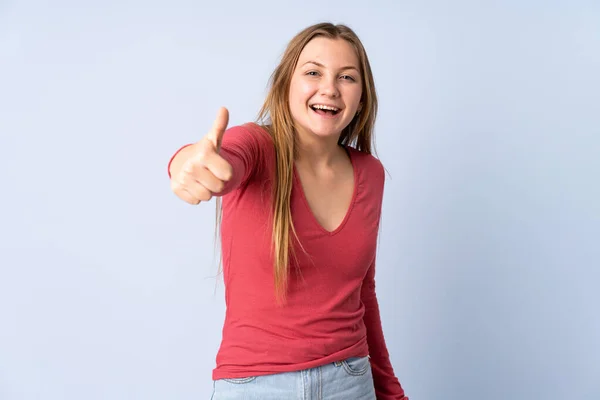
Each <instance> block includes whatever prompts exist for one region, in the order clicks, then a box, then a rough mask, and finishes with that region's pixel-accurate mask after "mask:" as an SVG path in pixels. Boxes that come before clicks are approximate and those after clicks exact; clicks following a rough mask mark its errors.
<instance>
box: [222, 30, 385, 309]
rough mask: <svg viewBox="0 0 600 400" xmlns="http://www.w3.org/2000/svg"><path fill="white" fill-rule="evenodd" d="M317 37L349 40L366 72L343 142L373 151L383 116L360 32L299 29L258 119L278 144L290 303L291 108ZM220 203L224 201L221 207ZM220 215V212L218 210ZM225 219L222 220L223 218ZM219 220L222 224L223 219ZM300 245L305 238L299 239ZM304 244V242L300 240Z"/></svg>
mask: <svg viewBox="0 0 600 400" xmlns="http://www.w3.org/2000/svg"><path fill="white" fill-rule="evenodd" d="M316 37H325V38H328V39H343V40H346V41H347V42H349V43H350V44H351V45H352V46H353V47H354V49H355V51H356V54H357V56H358V60H359V64H360V65H359V67H360V70H361V71H360V73H361V75H362V79H361V81H362V98H361V103H362V109H361V111H360V113H358V114H357V115H356V116H355V117H354V118H353V119H352V121H351V122H350V123H349V124H348V126H347V127H346V128H344V130H343V131H342V133H341V135H340V138H339V144H340V145H348V146H351V147H354V148H355V149H357V150H359V151H362V152H365V153H368V154H371V153H372V151H373V128H374V125H375V117H376V114H377V94H376V91H375V82H374V79H373V73H372V71H371V66H370V63H369V59H368V57H367V53H366V51H365V49H364V47H363V45H362V42H361V41H360V39H359V38H358V36H357V35H356V33H355V32H354V31H353V30H352V29H351V28H349V27H348V26H346V25H334V24H332V23H318V24H315V25H312V26H309V27H308V28H305V29H304V30H302V31H301V32H299V33H298V34H297V35H296V36H294V37H293V38H292V40H291V41H290V42H289V44H288V45H287V48H286V49H285V51H284V54H283V56H282V58H281V61H280V63H279V65H278V66H277V68H276V69H275V70H274V71H273V74H272V75H271V78H270V82H269V83H270V85H269V86H270V88H269V91H268V94H267V96H266V98H265V101H264V103H263V106H262V107H261V109H260V111H259V113H258V121H257V122H258V123H259V124H261V125H263V127H264V128H265V129H266V130H267V131H268V132H269V134H270V136H271V138H272V140H273V145H274V147H275V157H276V169H275V182H274V184H273V185H272V186H273V191H272V250H273V264H274V265H273V272H274V285H275V295H276V298H277V300H278V301H280V302H282V301H285V298H286V294H287V288H288V275H289V263H290V256H292V255H293V253H294V246H293V243H292V239H293V238H295V239H296V240H297V241H298V237H297V234H296V231H295V228H294V224H293V220H292V214H291V209H290V199H291V193H292V183H293V178H294V173H293V167H294V159H295V157H296V148H297V146H296V134H295V132H296V127H295V125H294V121H293V118H292V115H291V111H290V107H289V97H288V96H289V91H290V82H291V79H292V75H293V73H294V70H295V69H296V65H297V63H298V58H299V57H300V53H301V52H302V50H303V49H304V47H305V46H306V45H307V44H308V42H310V41H311V40H312V39H314V38H316ZM217 207H218V205H217ZM217 215H218V216H219V214H217ZM218 220H219V218H218ZM217 223H218V222H217ZM298 243H299V241H298ZM299 244H300V243H299Z"/></svg>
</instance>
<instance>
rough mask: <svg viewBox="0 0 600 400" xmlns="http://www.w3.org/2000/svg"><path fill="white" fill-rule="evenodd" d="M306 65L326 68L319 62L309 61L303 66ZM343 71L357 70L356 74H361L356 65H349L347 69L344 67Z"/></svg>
mask: <svg viewBox="0 0 600 400" xmlns="http://www.w3.org/2000/svg"><path fill="white" fill-rule="evenodd" d="M306 64H314V65H316V66H318V67H321V68H325V66H324V65H323V64H321V63H320V62H317V61H307V62H305V63H304V64H303V66H304V65H306ZM341 69H342V70H346V69H353V70H356V72H359V70H358V68H356V67H355V66H354V65H347V66H345V67H342V68H341Z"/></svg>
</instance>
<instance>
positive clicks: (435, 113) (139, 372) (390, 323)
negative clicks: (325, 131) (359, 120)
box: [0, 0, 600, 400]
mask: <svg viewBox="0 0 600 400" xmlns="http://www.w3.org/2000/svg"><path fill="white" fill-rule="evenodd" d="M321 20H332V21H333V22H343V23H347V24H349V25H350V26H351V27H353V28H354V29H355V30H356V31H357V33H358V34H359V35H360V37H361V38H362V40H363V41H364V44H365V46H366V48H367V50H368V53H369V55H370V58H371V62H372V66H373V70H374V73H375V78H376V84H377V88H378V91H379V95H380V101H381V109H380V110H381V112H380V116H379V119H378V123H377V148H378V151H379V156H380V158H381V159H382V161H383V162H384V164H385V166H386V167H387V169H388V171H389V173H390V177H389V178H390V179H388V181H387V186H386V194H385V201H384V211H383V218H384V220H383V225H382V231H381V242H380V248H379V264H378V265H379V269H378V275H377V279H378V293H379V298H380V302H381V310H382V317H383V321H384V322H383V323H384V329H385V334H386V337H387V341H388V346H389V349H390V353H391V357H392V362H393V364H394V367H395V369H396V372H397V374H398V376H399V378H400V380H401V382H402V384H403V385H404V387H405V388H406V391H407V393H408V394H409V395H410V397H411V399H412V400H440V399H453V400H454V399H456V400H466V399H468V400H496V399H498V400H500V399H502V400H504V399H511V400H517V399H518V400H525V399H527V400H531V399H536V400H537V399H540V400H541V399H573V400H592V399H600V378H599V376H600V311H598V307H599V305H600V294H599V293H598V290H599V289H598V287H599V283H600V272H599V268H600V189H599V187H600V94H599V93H600V73H599V72H598V71H600V3H598V2H597V1H591V0H590V1H574V0H571V1H567V0H564V1H504V2H500V1H497V2H492V1H465V0H457V1H451V2H450V1H447V2H444V1H441V0H440V1H433V0H429V1H394V2H392V1H389V2H375V1H373V2H370V3H368V2H366V1H344V2H293V3H291V2H280V1H275V0H271V1H267V0H261V1H252V2H245V1H235V2H228V1H219V2H200V1H191V0H190V1H182V0H171V1H169V2H167V1H163V2H157V1H140V0H137V1H133V0H131V1H118V2H117V1H114V0H110V1H108V0H106V1H93V2H92V1H85V2H84V1H74V0H72V1H65V0H56V1H53V2H47V1H8V2H7V1H6V0H4V1H2V2H0V135H1V136H0V137H1V140H0V167H1V168H0V182H1V183H2V192H1V193H2V196H1V197H0V204H1V207H0V399H2V400H33V399H44V400H82V399H85V400H94V399H110V400H117V399H126V400H132V399H143V400H154V399H161V400H162V399H174V400H185V399H208V398H209V397H210V393H211V388H212V384H211V380H210V373H211V370H212V368H213V366H214V356H215V353H216V351H217V347H218V345H219V340H220V333H221V324H222V321H223V315H224V314H223V313H224V305H223V290H222V283H220V281H219V280H216V279H215V278H214V274H215V273H216V264H215V263H214V262H213V253H212V251H213V228H214V205H213V204H208V205H202V206H200V207H192V206H189V205H187V204H185V203H183V202H182V201H179V200H178V199H176V198H175V196H174V195H173V194H172V193H171V191H170V188H169V182H168V179H167V175H166V164H167V161H168V159H169V157H170V156H171V154H172V153H173V151H175V150H176V148H178V147H179V146H180V145H182V144H184V143H187V142H190V141H195V140H198V139H200V138H201V136H202V135H203V134H204V133H205V132H206V131H207V129H208V128H209V127H210V125H211V123H212V120H213V118H214V115H215V113H216V110H217V109H218V107H219V106H221V105H224V106H227V107H228V108H229V109H230V113H231V123H232V124H239V123H243V122H246V121H249V120H252V119H253V118H254V117H255V115H256V113H257V111H258V108H259V107H260V105H261V101H262V99H263V96H264V94H265V88H266V84H267V79H268V77H269V74H270V73H271V71H272V69H273V68H274V66H275V65H276V63H277V61H278V59H279V56H280V55H281V53H282V51H283V49H284V47H285V45H286V43H287V41H288V40H289V39H291V37H292V36H293V35H294V34H295V33H296V32H298V31H299V30H300V29H302V28H304V27H305V26H307V25H309V24H312V23H314V22H318V21H321ZM215 288H216V293H215Z"/></svg>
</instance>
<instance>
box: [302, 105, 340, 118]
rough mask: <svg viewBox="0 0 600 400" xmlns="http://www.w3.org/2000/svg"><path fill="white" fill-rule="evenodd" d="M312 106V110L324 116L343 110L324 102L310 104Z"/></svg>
mask: <svg viewBox="0 0 600 400" xmlns="http://www.w3.org/2000/svg"><path fill="white" fill-rule="evenodd" d="M310 108H312V110H313V111H314V112H316V113H317V114H319V115H324V116H334V115H337V114H338V113H339V112H340V111H341V109H339V108H337V107H332V106H326V105H322V104H313V105H312V106H310Z"/></svg>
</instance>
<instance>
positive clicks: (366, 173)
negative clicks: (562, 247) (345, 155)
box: [348, 147, 385, 188]
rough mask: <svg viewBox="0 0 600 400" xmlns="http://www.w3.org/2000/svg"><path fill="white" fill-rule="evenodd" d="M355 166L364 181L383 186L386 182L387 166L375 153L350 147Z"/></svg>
mask: <svg viewBox="0 0 600 400" xmlns="http://www.w3.org/2000/svg"><path fill="white" fill-rule="evenodd" d="M348 151H349V152H350V155H351V157H352V162H353V164H354V168H356V169H357V171H358V173H359V175H360V176H361V180H362V181H366V182H368V183H373V184H375V185H377V186H381V187H382V188H383V185H384V183H385V168H384V166H383V163H382V162H381V161H380V160H379V159H378V158H377V157H375V156H374V155H373V154H369V153H365V152H363V151H359V150H356V149H355V148H353V147H348Z"/></svg>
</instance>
